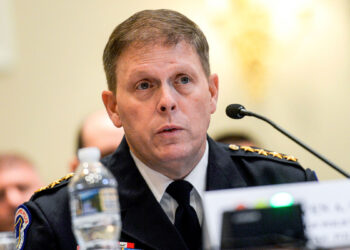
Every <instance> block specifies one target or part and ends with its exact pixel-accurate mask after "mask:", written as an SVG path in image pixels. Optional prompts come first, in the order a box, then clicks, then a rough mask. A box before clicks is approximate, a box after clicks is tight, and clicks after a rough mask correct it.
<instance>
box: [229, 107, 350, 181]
mask: <svg viewBox="0 0 350 250" xmlns="http://www.w3.org/2000/svg"><path fill="white" fill-rule="evenodd" d="M226 115H227V116H228V117H230V118H232V119H242V118H243V117H245V116H246V115H247V116H254V117H256V118H258V119H260V120H263V121H265V122H267V123H268V124H270V125H271V126H272V127H274V128H275V129H277V130H278V131H279V132H281V133H282V134H284V135H285V136H287V137H288V138H289V139H291V140H292V141H294V142H295V143H297V144H298V145H299V146H301V147H303V148H304V149H305V150H307V151H309V152H310V153H311V154H313V155H314V156H316V157H317V158H318V159H320V160H321V161H323V162H324V163H326V164H327V165H329V166H330V167H332V168H333V169H334V170H336V171H338V172H339V173H341V174H342V175H344V176H345V177H346V178H350V175H349V174H348V173H346V172H345V171H344V170H343V169H341V168H340V167H338V166H336V165H335V164H334V163H332V162H331V161H329V160H327V159H326V158H325V157H323V156H322V155H320V154H319V153H317V152H316V151H315V150H313V149H311V148H310V147H309V146H307V145H306V144H304V143H302V142H301V141H300V140H298V139H297V138H296V137H294V136H292V135H291V134H289V133H288V132H287V131H285V130H284V129H282V128H281V127H279V126H277V125H276V124H275V123H273V122H272V121H270V120H269V119H267V118H266V117H264V116H261V115H258V114H255V113H253V112H250V111H248V110H246V109H245V107H244V106H243V105H241V104H230V105H228V106H227V107H226Z"/></svg>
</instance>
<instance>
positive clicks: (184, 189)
mask: <svg viewBox="0 0 350 250" xmlns="http://www.w3.org/2000/svg"><path fill="white" fill-rule="evenodd" d="M192 188H193V186H192V184H191V183H189V182H188V181H184V180H176V181H173V182H172V183H170V185H169V186H168V187H167V189H166V192H167V193H168V194H170V195H171V197H173V198H174V199H175V200H176V201H177V203H178V204H179V205H189V204H190V193H191V190H192Z"/></svg>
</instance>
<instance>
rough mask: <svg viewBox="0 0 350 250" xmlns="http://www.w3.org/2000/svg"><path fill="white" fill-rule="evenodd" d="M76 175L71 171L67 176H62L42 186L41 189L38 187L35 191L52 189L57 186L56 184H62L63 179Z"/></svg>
mask: <svg viewBox="0 0 350 250" xmlns="http://www.w3.org/2000/svg"><path fill="white" fill-rule="evenodd" d="M73 175H74V173H69V174H67V175H66V176H64V177H62V178H61V179H58V180H56V181H54V182H52V183H50V184H49V185H47V186H45V187H41V188H40V189H38V190H37V191H35V192H34V193H38V192H41V191H44V190H46V189H50V188H53V187H55V186H56V185H58V184H60V183H61V182H62V181H65V180H68V179H69V178H71V177H72V176H73Z"/></svg>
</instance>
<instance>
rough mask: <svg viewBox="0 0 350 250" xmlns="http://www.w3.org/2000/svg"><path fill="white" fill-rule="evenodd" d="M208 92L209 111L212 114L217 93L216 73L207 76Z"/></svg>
mask: <svg viewBox="0 0 350 250" xmlns="http://www.w3.org/2000/svg"><path fill="white" fill-rule="evenodd" d="M209 92H210V96H211V97H210V112H211V114H213V113H214V112H215V110H216V103H217V101H218V94H219V77H218V75H217V74H212V75H211V76H210V77H209Z"/></svg>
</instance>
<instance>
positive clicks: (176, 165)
mask: <svg viewBox="0 0 350 250" xmlns="http://www.w3.org/2000/svg"><path fill="white" fill-rule="evenodd" d="M140 47H141V46H138V47H135V46H131V47H129V48H127V49H126V51H124V52H123V53H122V55H121V56H120V58H119V60H118V62H117V70H116V74H117V83H118V84H117V91H116V98H115V97H114V96H113V95H111V93H110V92H109V94H108V93H106V92H104V94H103V95H106V96H107V95H109V98H105V97H104V98H103V99H104V102H105V105H106V107H107V109H109V110H108V111H109V114H110V117H111V118H112V121H113V122H114V124H115V125H116V126H123V127H124V131H125V135H126V139H127V141H128V144H129V146H130V149H131V151H132V152H133V153H134V154H135V155H136V156H137V157H138V158H139V159H141V161H143V162H144V163H145V164H146V165H148V166H149V167H151V168H153V169H154V170H156V171H158V172H161V173H163V174H165V175H167V176H168V177H170V178H182V177H184V176H185V175H187V174H188V173H189V172H190V171H191V170H192V168H193V167H194V166H195V165H196V164H197V163H198V162H199V160H200V159H201V157H202V155H203V153H204V150H205V145H206V132H207V129H208V126H209V121H210V115H211V114H212V113H213V112H214V111H215V109H216V101H217V91H218V78H217V76H216V75H212V76H210V77H209V79H208V78H207V77H206V76H205V74H204V71H203V69H202V66H201V63H200V60H199V57H198V55H197V53H196V52H195V50H194V49H193V47H192V46H191V45H189V44H188V43H186V42H184V41H183V42H180V43H178V44H177V45H174V46H164V45H162V44H159V43H156V44H151V45H146V46H143V47H142V48H140ZM107 92H108V91H107ZM112 98H113V99H112ZM107 99H109V101H107V102H106V100H107ZM107 103H108V104H107Z"/></svg>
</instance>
